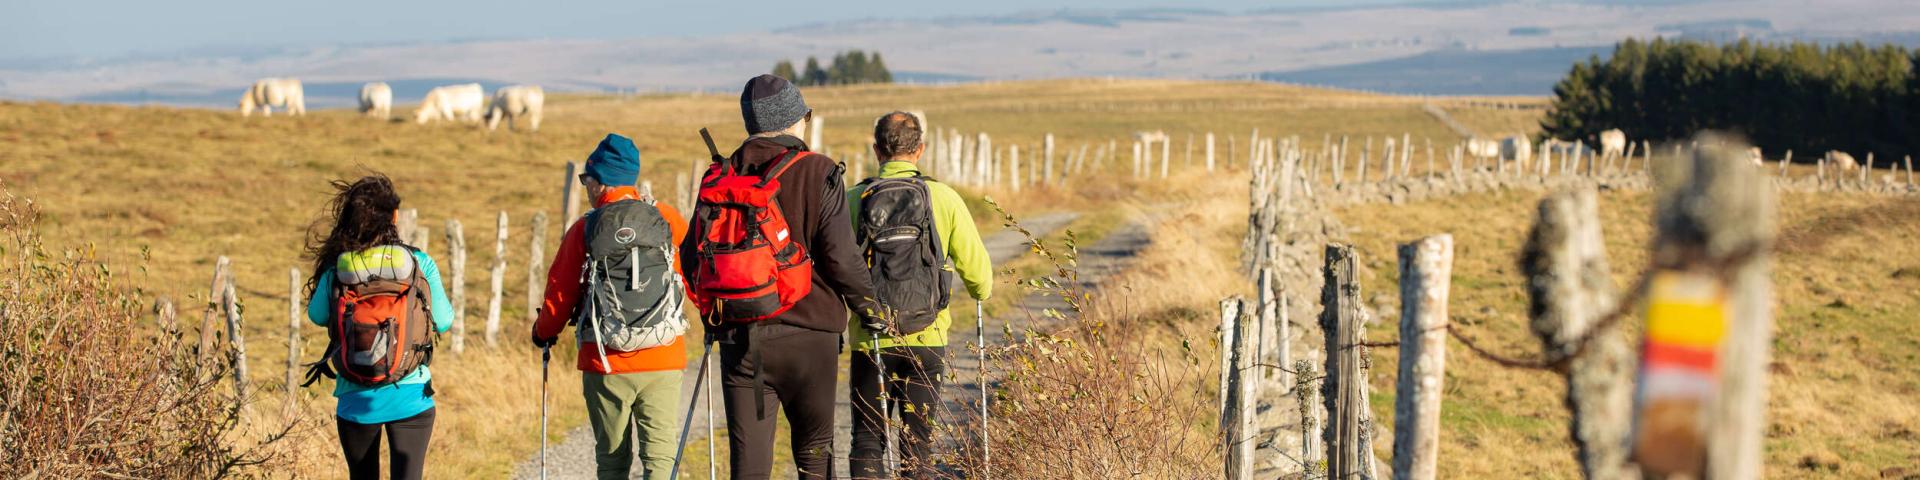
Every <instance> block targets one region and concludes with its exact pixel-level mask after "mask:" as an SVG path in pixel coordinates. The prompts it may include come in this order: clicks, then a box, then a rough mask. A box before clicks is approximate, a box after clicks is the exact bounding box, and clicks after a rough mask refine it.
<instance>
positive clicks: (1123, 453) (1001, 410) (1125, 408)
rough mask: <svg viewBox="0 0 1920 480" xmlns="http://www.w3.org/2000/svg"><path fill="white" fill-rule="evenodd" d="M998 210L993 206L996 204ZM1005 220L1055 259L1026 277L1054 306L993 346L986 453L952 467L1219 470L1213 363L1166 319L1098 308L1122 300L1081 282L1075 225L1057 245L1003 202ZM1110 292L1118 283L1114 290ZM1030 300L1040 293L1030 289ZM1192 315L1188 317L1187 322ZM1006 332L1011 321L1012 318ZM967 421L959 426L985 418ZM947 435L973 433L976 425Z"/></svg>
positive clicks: (1036, 473)
mask: <svg viewBox="0 0 1920 480" xmlns="http://www.w3.org/2000/svg"><path fill="white" fill-rule="evenodd" d="M994 207H995V209H996V210H999V209H998V206H997V205H995V206H994ZM1001 215H1002V216H1003V217H1004V218H1005V220H1006V223H1007V226H1008V228H1010V229H1013V230H1016V231H1020V232H1022V233H1026V235H1027V239H1028V242H1029V244H1030V245H1032V248H1033V253H1035V254H1036V256H1037V257H1039V258H1042V259H1044V260H1046V261H1048V262H1050V263H1051V270H1052V271H1051V272H1049V273H1048V274H1046V275H1042V276H1038V277H1034V278H1027V279H1021V280H1020V281H1019V284H1020V285H1022V286H1023V287H1024V289H1025V290H1028V291H1031V292H1035V293H1038V294H1039V295H1036V296H1035V297H1048V298H1051V299H1058V300H1060V301H1059V302H1050V304H1052V305H1056V307H1055V308H1044V309H1041V310H1039V311H1038V312H1032V311H1031V310H1029V312H1030V313H1028V314H1027V316H1028V317H1029V318H1027V319H1025V321H1023V322H1019V324H1021V325H1040V326H1041V327H1039V328H1033V329H1027V331H1025V332H1012V331H1008V336H1009V337H1010V338H1011V341H1010V342H1009V343H1008V344H1006V345H1005V346H996V347H991V348H989V349H988V352H987V354H988V356H989V358H988V362H987V369H988V372H989V373H988V375H989V376H991V377H996V378H999V379H1000V380H999V383H998V384H996V385H993V388H994V390H993V391H992V392H993V397H994V398H993V401H992V414H991V419H990V420H989V422H988V423H987V425H988V430H989V433H990V435H991V437H992V456H991V460H990V462H983V461H982V458H981V456H980V453H981V452H980V451H979V448H978V445H968V446H967V448H966V449H965V451H964V452H961V454H960V455H958V457H959V458H957V459H956V460H957V461H956V462H955V463H956V466H957V467H958V469H959V470H961V471H962V472H964V475H963V476H964V477H966V478H974V477H978V476H980V475H979V474H981V473H985V472H990V473H991V475H992V476H995V477H1002V478H1029V479H1054V478H1207V477H1211V476H1213V475H1215V473H1216V471H1217V470H1218V469H1219V468H1220V450H1219V447H1218V440H1219V438H1218V435H1217V433H1215V432H1214V431H1213V429H1212V425H1211V424H1210V422H1211V421H1212V420H1211V418H1212V417H1211V415H1212V409H1213V407H1212V400H1211V398H1212V393H1211V390H1212V387H1211V385H1212V384H1211V383H1210V381H1209V380H1210V378H1211V377H1212V376H1213V375H1215V373H1216V372H1215V371H1214V370H1212V369H1211V368H1209V367H1208V365H1209V364H1208V363H1206V362H1202V361H1201V358H1202V357H1201V354H1200V353H1199V352H1196V351H1195V350H1194V348H1195V347H1196V345H1192V344H1190V343H1188V342H1185V341H1179V342H1174V341H1170V340H1171V339H1173V338H1191V337H1189V336H1187V335H1185V332H1182V331H1180V330H1179V327H1178V326H1177V325H1179V324H1184V323H1191V322H1187V321H1168V320H1169V319H1168V318H1167V317H1168V316H1181V315H1191V314H1192V312H1189V311H1183V310H1179V309H1174V310H1162V311H1157V312H1154V314H1153V315H1154V316H1156V317H1159V318H1153V319H1148V318H1129V315H1132V316H1136V317H1138V316H1141V312H1139V311H1133V313H1125V312H1128V311H1129V309H1127V308H1112V307H1104V308H1097V307H1095V305H1097V304H1101V303H1115V302H1118V303H1124V302H1125V300H1124V298H1125V297H1126V295H1125V294H1124V292H1118V293H1116V294H1114V295H1113V298H1111V299H1107V298H1100V297H1099V296H1097V295H1096V293H1095V292H1093V291H1091V290H1090V289H1089V288H1088V287H1087V286H1086V284H1085V283H1084V282H1081V281H1080V279H1079V276H1078V275H1079V274H1078V272H1077V269H1078V268H1079V265H1078V247H1077V245H1075V239H1074V237H1073V235H1072V234H1071V232H1069V234H1068V236H1067V239H1066V240H1064V242H1062V244H1060V245H1051V244H1048V243H1046V242H1043V241H1041V240H1040V239H1037V238H1034V237H1033V235H1032V234H1031V233H1027V232H1026V230H1024V229H1022V228H1020V226H1019V223H1018V222H1017V221H1014V219H1013V218H1012V216H1011V215H1007V214H1006V213H1005V211H1001ZM1109 292H1112V291H1111V290H1110V291H1109ZM1029 298H1034V297H1029ZM1189 320H1191V319H1189ZM1007 328H1009V329H1011V328H1012V327H1010V326H1009V327H1007ZM976 422H977V419H965V420H963V421H961V422H958V423H957V424H955V425H954V426H955V427H972V426H974V425H978V423H976ZM950 434H953V435H962V437H959V438H966V436H971V435H972V434H971V433H970V432H965V431H953V432H951V433H950Z"/></svg>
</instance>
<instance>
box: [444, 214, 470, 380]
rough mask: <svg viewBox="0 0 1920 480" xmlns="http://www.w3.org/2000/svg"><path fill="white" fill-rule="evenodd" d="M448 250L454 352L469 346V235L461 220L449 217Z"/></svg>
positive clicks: (448, 284)
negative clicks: (464, 231) (466, 233)
mask: <svg viewBox="0 0 1920 480" xmlns="http://www.w3.org/2000/svg"><path fill="white" fill-rule="evenodd" d="M447 250H448V254H447V257H448V260H451V263H452V267H451V268H450V269H449V270H452V273H453V276H452V277H451V280H450V281H448V282H446V283H447V287H448V288H449V289H451V290H453V291H452V292H450V293H449V296H450V297H452V298H450V299H449V301H451V302H453V328H452V329H450V330H451V331H450V333H451V334H452V335H451V336H452V337H453V339H452V342H453V345H452V346H453V353H460V352H461V351H462V350H466V348H467V237H466V235H465V234H463V233H461V232H460V220H459V219H455V218H449V219H447Z"/></svg>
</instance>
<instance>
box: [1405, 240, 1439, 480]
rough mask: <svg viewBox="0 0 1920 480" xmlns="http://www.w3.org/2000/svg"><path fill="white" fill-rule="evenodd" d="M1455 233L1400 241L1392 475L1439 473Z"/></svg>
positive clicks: (1411, 476) (1412, 476) (1425, 476)
mask: <svg viewBox="0 0 1920 480" xmlns="http://www.w3.org/2000/svg"><path fill="white" fill-rule="evenodd" d="M1452 275H1453V236H1452V235H1436V236H1432V237H1427V238H1423V239H1420V240H1418V241H1415V242H1413V243H1409V244H1405V245H1401V246H1400V376H1399V380H1398V382H1397V385H1396V386H1395V387H1396V388H1395V389H1394V391H1395V394H1394V403H1393V478H1396V479H1403V480H1405V479H1431V478H1435V475H1436V474H1437V471H1438V470H1437V469H1438V466H1439V460H1440V459H1439V455H1440V395H1441V392H1444V391H1445V390H1446V389H1445V388H1444V386H1443V385H1442V382H1444V381H1445V379H1446V371H1447V333H1446V331H1444V330H1442V329H1445V328H1448V323H1447V294H1448V290H1450V288H1451V287H1450V283H1449V278H1450V277H1452Z"/></svg>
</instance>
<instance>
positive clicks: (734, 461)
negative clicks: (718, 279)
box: [720, 324, 840, 480]
mask: <svg viewBox="0 0 1920 480" xmlns="http://www.w3.org/2000/svg"><path fill="white" fill-rule="evenodd" d="M722 335H724V336H725V337H726V340H725V342H727V343H722V344H721V345H720V374H721V387H722V390H721V392H722V393H723V395H724V397H725V399H726V408H727V441H728V445H729V446H730V447H731V448H732V449H733V450H732V456H731V458H730V459H729V462H728V465H730V466H731V467H732V468H733V478H735V479H742V480H757V479H763V478H767V477H768V475H770V474H771V472H772V471H773V431H774V424H775V419H776V418H777V417H778V416H779V414H780V413H785V414H786V415H787V425H788V426H789V427H791V428H790V431H789V433H790V434H791V435H792V448H793V464H794V469H795V470H797V472H795V473H796V474H797V475H798V476H799V477H800V478H802V479H807V480H813V479H822V480H824V479H828V478H834V475H833V470H832V468H833V413H834V410H835V409H834V405H833V397H834V395H833V388H834V383H835V382H836V381H837V380H838V377H839V373H840V368H839V367H838V365H839V360H840V358H839V356H840V334H838V333H833V332H823V331H819V330H811V329H807V328H802V327H795V326H790V325H783V324H771V325H755V326H751V327H746V326H741V327H734V328H729V329H727V330H724V331H723V333H722Z"/></svg>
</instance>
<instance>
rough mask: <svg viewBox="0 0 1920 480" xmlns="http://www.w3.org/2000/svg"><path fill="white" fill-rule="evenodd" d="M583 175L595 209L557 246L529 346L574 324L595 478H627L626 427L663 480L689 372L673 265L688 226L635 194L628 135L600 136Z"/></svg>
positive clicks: (681, 292)
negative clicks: (683, 384)
mask: <svg viewBox="0 0 1920 480" xmlns="http://www.w3.org/2000/svg"><path fill="white" fill-rule="evenodd" d="M585 170H586V172H585V173H582V174H580V184H581V185H583V186H585V187H586V192H587V195H589V196H590V198H592V199H593V205H594V207H593V210H591V211H588V212H587V213H586V214H585V215H582V216H581V217H580V219H578V220H575V221H574V222H573V225H572V226H570V227H568V228H567V232H566V234H565V236H563V237H562V238H561V239H560V251H559V252H555V253H554V256H553V263H552V266H551V267H548V269H547V294H546V302H545V303H544V305H543V306H542V307H541V308H540V316H539V319H538V320H536V321H534V324H533V344H534V346H537V347H541V348H547V347H551V346H552V345H553V344H554V342H556V341H557V339H558V338H559V336H560V331H561V330H563V329H565V328H566V327H567V325H569V324H571V325H574V326H575V327H576V328H575V330H574V333H575V335H574V337H575V339H576V341H577V342H578V344H579V345H580V354H579V355H578V360H576V362H575V363H576V364H577V366H578V368H579V369H580V390H581V394H582V395H584V396H585V397H586V400H587V420H588V422H589V423H590V424H592V425H593V447H594V450H593V451H594V465H595V467H596V470H597V471H598V472H599V477H600V478H601V479H602V480H605V479H625V478H627V475H628V473H629V472H630V471H631V470H632V468H633V458H634V455H635V453H634V450H635V449H636V448H635V446H634V445H633V437H634V435H632V434H631V433H629V432H628V431H627V428H628V426H629V425H631V426H633V427H634V428H637V429H638V433H639V438H640V440H639V441H640V444H641V445H640V446H639V447H638V450H639V456H640V459H641V460H640V464H641V467H642V469H643V470H644V471H645V474H646V476H645V478H648V479H653V480H657V479H665V478H670V477H671V476H672V475H673V472H672V469H673V456H674V453H675V451H674V450H675V447H676V445H677V443H676V436H677V435H678V434H679V432H678V429H677V427H678V425H677V422H678V421H679V420H680V413H679V412H678V411H677V409H676V408H675V405H676V404H678V403H679V401H680V377H681V370H682V369H684V368H686V365H687V347H686V342H685V340H684V338H683V337H684V334H685V333H686V330H687V320H686V317H685V316H684V315H683V314H682V308H681V307H682V305H684V304H685V302H686V290H685V288H684V287H683V286H682V285H683V283H682V280H681V277H680V272H679V271H678V270H677V267H678V265H676V263H677V262H675V261H674V260H673V258H674V256H675V255H677V254H678V252H677V248H678V245H679V241H680V239H681V238H682V237H685V236H686V234H687V222H686V220H684V219H683V218H682V217H681V216H680V211H679V210H676V209H674V208H673V206H672V205H668V204H665V203H656V202H654V200H653V199H652V198H649V197H646V196H642V195H641V194H640V191H639V190H638V189H636V188H635V187H634V185H635V183H636V181H637V180H638V179H639V174H640V152H639V150H637V149H635V148H634V146H633V141H632V140H629V139H627V137H623V136H620V135H615V134H609V135H607V138H606V139H604V140H601V141H600V145H599V147H597V148H595V149H594V151H593V153H592V154H590V155H588V156H587V164H586V168H585Z"/></svg>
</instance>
